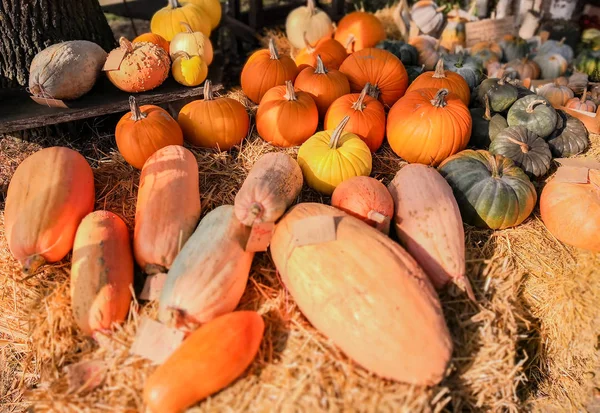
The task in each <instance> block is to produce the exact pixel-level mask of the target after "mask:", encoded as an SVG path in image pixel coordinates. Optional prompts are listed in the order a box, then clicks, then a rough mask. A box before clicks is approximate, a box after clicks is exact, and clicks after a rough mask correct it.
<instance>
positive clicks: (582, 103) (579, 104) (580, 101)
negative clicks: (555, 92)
mask: <svg viewBox="0 0 600 413" xmlns="http://www.w3.org/2000/svg"><path fill="white" fill-rule="evenodd" d="M587 93H588V91H587V88H586V89H584V90H583V94H582V95H581V97H580V98H576V97H573V98H571V99H569V100H567V103H565V107H567V108H569V109H575V110H581V111H583V112H590V113H596V109H598V107H597V106H596V102H594V101H593V100H592V99H589V98H588V94H587Z"/></svg>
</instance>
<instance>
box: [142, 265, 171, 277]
mask: <svg viewBox="0 0 600 413" xmlns="http://www.w3.org/2000/svg"><path fill="white" fill-rule="evenodd" d="M168 271H169V270H168V269H167V268H165V267H164V266H162V265H160V264H147V265H146V266H145V267H144V272H145V273H146V274H148V275H156V274H166V273H167V272H168Z"/></svg>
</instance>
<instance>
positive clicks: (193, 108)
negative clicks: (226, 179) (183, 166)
mask: <svg viewBox="0 0 600 413" xmlns="http://www.w3.org/2000/svg"><path fill="white" fill-rule="evenodd" d="M177 122H179V125H180V126H181V129H182V130H183V135H184V137H185V139H186V140H187V141H188V142H190V143H191V144H193V145H196V146H200V147H204V148H219V149H220V150H222V151H227V150H229V149H231V148H233V147H234V146H236V145H239V144H240V143H242V141H243V140H244V138H245V137H246V136H248V130H249V129H250V119H249V117H248V113H247V112H246V108H245V107H244V105H242V104H241V103H240V102H238V101H237V100H235V99H232V98H228V97H215V96H214V95H213V90H212V82H211V81H210V80H206V81H205V82H204V99H203V100H194V101H193V102H190V103H188V104H186V105H185V106H184V107H183V108H181V110H180V111H179V116H178V117H177Z"/></svg>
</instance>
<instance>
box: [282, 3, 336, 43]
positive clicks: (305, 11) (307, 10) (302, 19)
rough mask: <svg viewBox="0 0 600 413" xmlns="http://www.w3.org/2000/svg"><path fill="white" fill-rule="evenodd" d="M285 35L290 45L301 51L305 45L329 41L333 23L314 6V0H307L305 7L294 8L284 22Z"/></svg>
mask: <svg viewBox="0 0 600 413" xmlns="http://www.w3.org/2000/svg"><path fill="white" fill-rule="evenodd" d="M285 33H286V36H287V38H288V40H289V41H290V44H291V45H292V46H294V47H295V48H297V49H301V48H303V47H304V46H305V42H307V43H309V44H310V43H316V42H318V41H320V40H321V39H330V38H331V35H332V34H333V23H332V22H331V19H330V18H329V15H328V14H327V13H325V12H324V11H323V10H321V9H319V8H317V7H316V6H315V2H314V0H307V2H306V6H300V7H296V8H295V9H294V10H292V11H291V12H290V14H288V16H287V18H286V20H285Z"/></svg>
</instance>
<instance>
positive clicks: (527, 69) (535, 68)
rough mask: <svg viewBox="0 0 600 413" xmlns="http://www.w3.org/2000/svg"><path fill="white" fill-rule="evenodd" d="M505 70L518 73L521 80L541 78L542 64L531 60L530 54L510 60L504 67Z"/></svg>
mask: <svg viewBox="0 0 600 413" xmlns="http://www.w3.org/2000/svg"><path fill="white" fill-rule="evenodd" d="M504 71H505V73H509V72H514V73H516V74H517V77H518V78H519V79H521V80H525V79H534V80H535V79H539V78H540V74H541V69H540V66H539V65H538V64H537V63H536V62H535V61H533V60H530V59H529V56H525V57H523V58H522V59H517V60H511V61H509V62H508V63H507V64H506V66H505V67H504Z"/></svg>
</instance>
